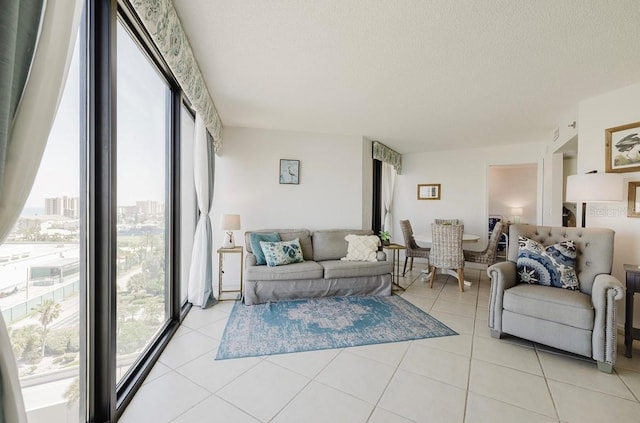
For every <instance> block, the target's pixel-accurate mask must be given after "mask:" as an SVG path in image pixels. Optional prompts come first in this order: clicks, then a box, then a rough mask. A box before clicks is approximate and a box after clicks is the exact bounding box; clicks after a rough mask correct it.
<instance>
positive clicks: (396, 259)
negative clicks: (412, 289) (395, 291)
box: [382, 244, 407, 291]
mask: <svg viewBox="0 0 640 423" xmlns="http://www.w3.org/2000/svg"><path fill="white" fill-rule="evenodd" d="M382 249H384V250H391V263H393V269H392V271H391V283H392V284H393V285H395V286H396V287H397V288H400V289H402V290H403V291H404V288H403V287H401V286H400V283H399V282H400V266H399V263H400V250H406V249H407V247H405V246H404V245H400V244H389V245H383V246H382Z"/></svg>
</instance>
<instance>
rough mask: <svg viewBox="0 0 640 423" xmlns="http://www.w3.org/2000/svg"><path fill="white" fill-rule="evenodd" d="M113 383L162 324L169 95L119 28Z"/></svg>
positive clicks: (161, 82) (167, 200) (166, 293)
mask: <svg viewBox="0 0 640 423" xmlns="http://www.w3.org/2000/svg"><path fill="white" fill-rule="evenodd" d="M117 28H118V29H117V73H116V79H117V84H118V89H117V116H118V118H117V148H116V151H117V166H116V167H117V180H116V184H117V193H118V195H117V282H116V283H117V307H116V310H117V316H118V318H117V337H116V345H117V347H116V348H117V352H118V356H117V362H118V363H117V366H118V373H117V379H118V381H119V380H120V379H121V378H122V376H123V375H124V374H125V373H126V371H127V370H128V368H129V366H130V365H131V364H132V363H133V362H135V361H136V360H137V359H138V357H139V356H140V353H141V352H142V351H144V350H145V349H146V348H147V346H148V345H149V343H150V341H151V340H152V339H153V338H154V337H155V336H156V334H157V333H158V331H159V330H160V328H161V327H162V326H163V325H164V323H165V322H166V320H167V317H168V313H167V295H168V292H169V290H168V289H167V288H168V284H167V281H168V275H167V273H166V271H165V270H166V263H167V251H168V249H167V243H169V242H170V241H171V240H170V238H169V236H168V235H169V232H168V230H167V229H168V223H169V222H168V220H167V214H166V213H165V208H166V205H167V204H168V202H170V201H171V200H170V198H169V195H168V187H169V183H168V181H167V177H168V175H169V173H168V171H167V166H168V164H169V162H168V160H167V154H168V151H169V150H168V148H167V145H168V141H169V138H170V132H169V131H168V130H167V128H168V125H167V122H169V121H170V119H169V113H170V109H169V107H168V105H167V100H168V98H169V87H168V86H167V83H166V81H165V79H164V78H163V77H162V75H161V74H160V73H159V72H158V70H157V69H156V68H155V66H154V65H153V63H152V62H151V61H150V60H149V59H148V58H147V56H146V55H145V53H144V51H143V50H142V49H141V48H140V47H139V46H138V45H137V44H136V42H135V41H134V39H133V38H132V36H131V35H130V34H129V33H128V32H127V30H126V29H125V27H124V26H123V25H122V24H121V23H118V26H117Z"/></svg>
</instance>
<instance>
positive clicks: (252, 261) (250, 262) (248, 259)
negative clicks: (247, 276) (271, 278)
mask: <svg viewBox="0 0 640 423" xmlns="http://www.w3.org/2000/svg"><path fill="white" fill-rule="evenodd" d="M257 265H258V261H257V260H256V256H255V255H253V254H252V253H247V254H246V255H245V256H244V268H245V269H246V268H247V267H251V266H257Z"/></svg>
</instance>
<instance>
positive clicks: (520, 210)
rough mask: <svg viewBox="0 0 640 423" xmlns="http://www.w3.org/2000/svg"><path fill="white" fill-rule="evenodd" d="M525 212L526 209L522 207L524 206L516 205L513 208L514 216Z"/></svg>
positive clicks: (512, 213)
mask: <svg viewBox="0 0 640 423" xmlns="http://www.w3.org/2000/svg"><path fill="white" fill-rule="evenodd" d="M523 213H524V210H523V209H522V207H514V208H512V209H511V215H512V216H522V214H523Z"/></svg>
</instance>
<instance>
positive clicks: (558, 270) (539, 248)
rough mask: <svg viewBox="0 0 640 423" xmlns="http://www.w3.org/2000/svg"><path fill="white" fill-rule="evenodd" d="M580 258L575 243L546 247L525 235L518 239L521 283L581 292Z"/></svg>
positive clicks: (568, 242)
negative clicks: (578, 272) (579, 279)
mask: <svg viewBox="0 0 640 423" xmlns="http://www.w3.org/2000/svg"><path fill="white" fill-rule="evenodd" d="M576 256H577V252H576V245H575V243H574V242H573V241H562V242H558V243H557V244H553V245H549V246H548V247H546V248H545V247H544V246H543V245H542V244H540V243H539V242H536V241H534V240H533V239H529V238H525V237H522V236H521V237H519V239H518V261H517V263H516V267H517V272H518V275H517V280H518V282H519V283H529V284H537V285H546V286H553V287H556V288H565V289H570V290H577V289H579V284H578V275H577V274H576V271H575V266H576Z"/></svg>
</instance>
